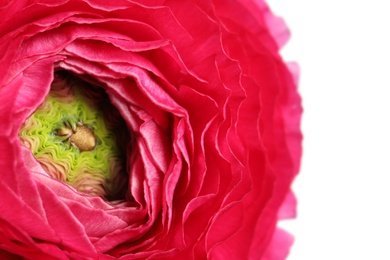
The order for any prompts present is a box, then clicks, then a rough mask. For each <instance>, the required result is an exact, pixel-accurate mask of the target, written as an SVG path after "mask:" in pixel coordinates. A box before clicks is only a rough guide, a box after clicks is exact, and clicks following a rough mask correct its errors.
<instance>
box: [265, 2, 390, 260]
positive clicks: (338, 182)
mask: <svg viewBox="0 0 390 260" xmlns="http://www.w3.org/2000/svg"><path fill="white" fill-rule="evenodd" d="M268 3H269V5H270V6H271V9H272V10H273V12H274V13H276V14H277V15H279V16H282V17H284V19H285V21H286V23H287V25H288V27H289V28H290V31H291V32H292V38H291V39H290V41H289V42H288V43H287V45H286V46H285V47H284V48H283V50H282V55H283V57H284V58H285V60H287V61H291V60H295V61H298V63H299V64H300V67H301V77H300V89H299V90H300V93H301V95H302V97H303V105H304V110H305V111H304V116H303V122H302V129H303V133H304V155H303V161H302V166H301V172H300V175H299V176H298V177H297V179H296V181H295V183H294V185H293V189H294V190H295V193H296V195H297V197H298V200H299V205H298V218H297V219H296V220H293V221H288V222H287V223H282V224H281V226H283V227H286V228H287V229H288V230H289V231H290V232H292V233H293V234H294V236H295V238H296V240H295V244H294V245H293V248H292V249H291V252H290V256H289V257H288V260H350V259H351V260H354V259H358V260H360V259H364V260H382V259H384V260H388V259H390V95H389V93H390V91H389V88H390V64H389V63H390V2H389V1H387V0H370V1H363V0H268ZM387 3H388V4H387Z"/></svg>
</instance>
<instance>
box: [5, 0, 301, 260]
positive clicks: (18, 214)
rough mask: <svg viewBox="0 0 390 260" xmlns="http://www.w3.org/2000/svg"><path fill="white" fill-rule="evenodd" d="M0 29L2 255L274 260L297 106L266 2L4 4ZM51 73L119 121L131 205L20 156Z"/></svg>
mask: <svg viewBox="0 0 390 260" xmlns="http://www.w3.org/2000/svg"><path fill="white" fill-rule="evenodd" d="M0 17H1V18H0V21H1V26H0V50H1V52H2V53H3V56H2V57H1V58H0V62H1V64H2V67H4V70H3V73H2V76H0V97H1V101H2V102H1V103H0V111H1V114H0V124H1V128H2V131H1V133H0V148H1V152H0V154H1V160H0V164H1V165H0V168H1V169H2V178H1V180H0V197H1V198H2V200H1V203H0V212H1V213H0V227H1V228H0V230H1V232H2V233H3V235H2V236H0V237H3V238H2V240H0V248H1V249H2V250H4V251H7V252H10V253H13V254H17V255H21V256H23V257H26V258H35V259H37V258H41V257H56V258H59V259H69V258H74V259H97V257H101V258H102V259H104V258H107V259H114V258H120V257H123V259H144V258H148V257H151V258H153V257H154V258H158V259H164V258H168V257H175V259H182V258H183V259H184V258H185V257H187V258H193V259H205V258H209V259H259V258H262V257H263V258H264V259H283V258H284V257H285V254H286V252H287V251H288V246H289V244H290V243H291V238H290V237H289V236H287V235H286V234H284V233H282V232H281V231H275V227H276V223H277V221H278V218H279V216H282V217H283V216H284V217H285V216H287V217H291V216H293V214H292V213H291V212H293V209H294V207H288V205H293V204H294V199H292V198H293V197H291V196H290V195H289V194H290V193H289V192H290V184H291V182H292V180H293V178H294V176H295V174H296V173H297V170H298V167H299V158H300V154H301V146H300V141H301V134H300V132H299V119H300V115H301V106H300V98H299V96H298V94H297V91H296V82H294V76H293V74H292V73H291V72H290V68H289V67H288V66H287V65H286V64H285V63H284V62H283V60H282V59H281V58H280V56H279V55H278V49H279V47H280V45H281V44H282V43H283V42H285V39H286V36H287V35H288V32H287V31H286V29H285V27H284V25H283V24H282V23H280V20H277V19H275V18H274V17H273V16H272V15H271V14H270V12H269V10H268V9H267V7H266V6H265V4H264V3H263V2H262V1H256V2H254V1H249V0H245V1H244V0H242V1H228V2H227V1H220V0H214V1H206V0H205V1H201V0H199V1H125V0H122V1H115V2H113V1H98V0H93V1H92V0H83V1H74V0H68V1H56V3H52V2H51V1H38V0H37V1H34V0H32V1H11V2H10V3H7V4H5V5H3V6H2V7H0ZM292 68H294V67H292ZM58 69H63V70H67V71H69V72H71V73H72V74H74V75H77V76H78V77H80V78H81V79H83V80H84V81H87V82H89V83H91V84H94V85H97V86H100V87H102V88H104V89H105V91H106V92H107V94H108V95H109V98H110V100H111V103H112V104H113V105H114V106H115V107H116V108H117V109H118V110H119V112H120V114H121V116H122V117H123V119H124V120H125V121H126V124H127V126H128V128H129V129H130V131H131V141H130V143H129V144H128V153H127V172H128V174H129V187H128V193H127V197H126V200H124V201H114V202H110V203H108V202H105V201H104V200H102V199H101V198H98V197H90V196H85V195H82V194H80V193H78V192H76V191H75V190H74V189H72V188H71V187H69V186H68V185H66V184H64V183H61V182H58V181H56V180H54V179H51V178H49V177H48V176H46V174H45V172H44V170H43V169H42V167H40V165H39V163H37V162H36V161H35V159H34V158H33V157H32V155H31V153H30V152H29V151H28V150H27V149H26V148H24V147H23V146H22V145H21V144H20V141H19V137H18V133H19V129H20V127H21V125H22V124H23V122H24V121H25V120H26V119H27V118H28V117H29V116H30V115H31V114H32V113H33V112H34V111H35V110H36V109H37V107H38V106H39V105H40V104H41V103H42V102H43V100H44V99H45V97H46V95H47V93H48V92H49V88H50V84H51V82H52V81H53V71H55V70H58ZM284 202H285V205H287V206H285V207H281V206H282V204H283V203H284ZM293 206H294V205H293ZM279 209H281V210H279ZM279 211H280V214H279V215H278V212H279Z"/></svg>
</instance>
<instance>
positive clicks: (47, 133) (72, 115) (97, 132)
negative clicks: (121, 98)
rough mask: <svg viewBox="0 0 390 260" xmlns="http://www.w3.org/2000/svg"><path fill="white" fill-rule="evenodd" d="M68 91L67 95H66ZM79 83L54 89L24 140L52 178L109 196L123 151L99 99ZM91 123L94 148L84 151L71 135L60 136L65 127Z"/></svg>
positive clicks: (29, 123) (31, 120) (23, 133)
mask: <svg viewBox="0 0 390 260" xmlns="http://www.w3.org/2000/svg"><path fill="white" fill-rule="evenodd" d="M64 93H66V94H64ZM83 94H84V93H83V92H82V91H80V89H79V88H78V87H77V86H68V85H66V86H65V87H64V88H62V89H61V90H60V91H56V90H52V91H50V93H49V95H48V96H47V98H46V100H45V101H44V103H43V104H42V105H41V106H40V107H39V108H38V109H37V110H36V111H35V113H34V114H33V115H32V116H31V117H30V118H29V119H28V120H27V121H26V122H25V124H24V125H23V127H22V129H21V131H20V134H19V135H20V139H21V141H22V143H23V144H24V145H25V146H27V147H28V148H29V149H30V150H31V152H32V153H33V155H34V157H35V158H36V159H37V161H38V162H40V164H41V165H42V166H43V168H44V169H45V170H46V172H47V173H48V174H49V175H51V177H53V178H56V179H59V180H61V181H64V182H66V183H68V184H70V185H71V186H73V187H74V188H76V189H77V190H79V191H81V192H83V193H86V194H89V195H97V196H101V197H106V196H107V193H109V192H110V189H111V188H112V187H111V182H112V178H113V177H115V176H112V175H117V174H118V172H117V171H118V170H120V168H121V167H118V166H119V165H121V152H122V151H121V150H120V149H119V148H118V146H117V140H116V136H115V134H114V133H113V132H112V131H110V130H109V127H107V126H108V125H109V122H106V121H107V120H105V117H104V116H103V114H104V111H102V109H101V107H100V105H99V102H96V100H94V99H93V98H90V97H86V96H85V95H83ZM67 125H68V126H70V125H71V126H73V127H75V126H80V125H84V126H87V127H88V128H89V129H90V130H91V131H92V132H93V135H94V136H95V138H96V145H95V147H94V149H92V150H90V151H81V150H80V149H78V147H77V146H76V145H72V144H71V142H70V140H69V138H64V137H63V136H59V135H58V129H61V128H64V127H65V126H67Z"/></svg>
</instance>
